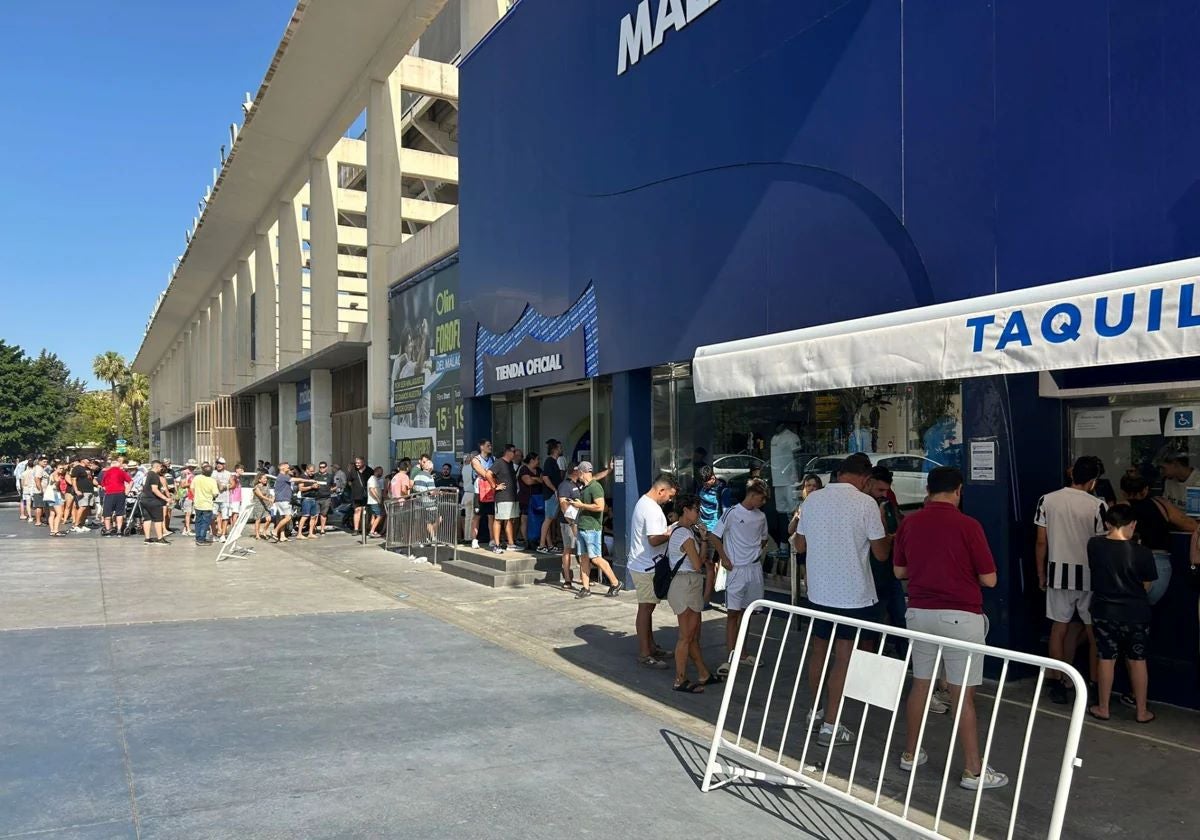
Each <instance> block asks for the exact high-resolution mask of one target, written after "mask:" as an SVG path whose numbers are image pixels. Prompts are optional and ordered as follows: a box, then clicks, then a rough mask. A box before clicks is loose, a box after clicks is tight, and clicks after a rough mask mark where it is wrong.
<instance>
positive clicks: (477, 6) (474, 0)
mask: <svg viewBox="0 0 1200 840" xmlns="http://www.w3.org/2000/svg"><path fill="white" fill-rule="evenodd" d="M508 4H509V0H462V7H461V8H462V11H461V12H460V18H459V21H460V22H459V35H460V37H461V39H462V40H461V41H459V43H460V44H462V54H463V55H466V54H467V52H468V51H469V50H470V49H471V48H472V47H473V46H475V45H476V44H478V43H479V41H480V39H482V38H483V36H484V35H486V34H487V33H488V30H489V29H491V28H492V27H493V26H494V25H495V24H496V21H498V20H500V18H502V17H504V13H505V11H507V10H508Z"/></svg>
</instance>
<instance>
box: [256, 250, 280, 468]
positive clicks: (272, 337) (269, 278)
mask: <svg viewBox="0 0 1200 840" xmlns="http://www.w3.org/2000/svg"><path fill="white" fill-rule="evenodd" d="M253 280H254V313H255V324H254V333H255V337H256V341H255V346H254V355H255V371H254V376H255V378H256V379H260V378H262V377H264V376H267V375H269V374H271V373H273V372H274V371H275V370H276V367H275V363H276V359H275V343H276V341H277V340H278V337H277V336H276V333H275V326H276V325H275V305H276V298H275V292H276V289H275V234H274V228H269V229H267V230H260V231H259V232H258V234H257V236H256V237H255V239H254V277H253ZM268 425H269V424H268ZM265 439H266V438H264V440H265ZM264 460H266V458H265V456H264Z"/></svg>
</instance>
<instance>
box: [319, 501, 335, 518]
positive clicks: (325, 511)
mask: <svg viewBox="0 0 1200 840" xmlns="http://www.w3.org/2000/svg"><path fill="white" fill-rule="evenodd" d="M332 507H333V499H331V498H329V497H328V496H326V497H325V498H324V499H317V511H318V512H319V515H320V516H329V510H330V508H332Z"/></svg>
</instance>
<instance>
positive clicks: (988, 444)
mask: <svg viewBox="0 0 1200 840" xmlns="http://www.w3.org/2000/svg"><path fill="white" fill-rule="evenodd" d="M969 480H970V481H995V480H996V441H994V440H973V441H971V477H970V479H969Z"/></svg>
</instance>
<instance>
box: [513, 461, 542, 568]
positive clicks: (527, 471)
mask: <svg viewBox="0 0 1200 840" xmlns="http://www.w3.org/2000/svg"><path fill="white" fill-rule="evenodd" d="M517 485H518V486H517V502H518V504H520V506H521V535H522V536H524V537H525V548H526V549H527V550H529V551H532V550H533V549H535V548H537V547H538V543H539V542H541V538H542V524H543V522H544V521H545V519H546V500H545V497H543V496H542V468H541V459H540V458H539V457H538V454H537V453H536V452H531V453H529V454H528V455H526V456H525V463H523V464H522V465H521V468H520V469H519V470H517Z"/></svg>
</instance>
